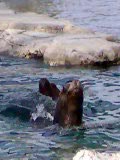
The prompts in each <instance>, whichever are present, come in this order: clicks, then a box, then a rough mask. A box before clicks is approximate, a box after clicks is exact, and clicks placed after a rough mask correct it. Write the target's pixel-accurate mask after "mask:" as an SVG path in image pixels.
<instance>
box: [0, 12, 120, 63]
mask: <svg viewBox="0 0 120 160" xmlns="http://www.w3.org/2000/svg"><path fill="white" fill-rule="evenodd" d="M115 41H117V42H115ZM118 42H119V40H117V39H116V38H115V37H112V36H110V35H105V34H101V33H96V32H93V31H91V30H87V29H83V28H80V27H76V26H74V25H72V24H71V23H70V22H68V21H63V20H57V19H53V18H51V17H48V16H46V15H38V14H35V13H18V14H15V13H13V12H12V11H11V12H10V10H9V14H8V13H7V12H6V13H4V12H0V53H3V52H6V51H7V52H8V53H10V54H13V55H18V56H22V57H26V58H31V57H32V58H34V57H39V58H40V57H42V58H43V59H44V61H45V62H46V63H48V64H49V65H51V66H58V65H88V64H91V65H93V64H96V63H101V62H109V61H112V62H114V61H115V62H116V63H118V62H119V61H120V44H119V43H118ZM117 61H118V62H117Z"/></svg>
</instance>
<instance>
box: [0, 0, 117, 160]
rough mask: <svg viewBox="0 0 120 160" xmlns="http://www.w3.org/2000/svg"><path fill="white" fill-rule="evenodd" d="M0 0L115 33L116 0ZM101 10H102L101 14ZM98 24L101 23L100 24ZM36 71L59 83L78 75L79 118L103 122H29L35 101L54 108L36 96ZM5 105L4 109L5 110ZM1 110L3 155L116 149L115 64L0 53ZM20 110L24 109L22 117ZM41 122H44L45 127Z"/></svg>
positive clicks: (41, 155)
mask: <svg viewBox="0 0 120 160" xmlns="http://www.w3.org/2000/svg"><path fill="white" fill-rule="evenodd" d="M5 2H6V5H7V6H8V7H10V8H12V9H14V10H15V11H17V12H18V11H22V12H24V11H35V12H38V13H43V12H44V13H48V14H50V15H51V16H55V17H63V18H67V19H70V20H72V21H73V22H74V23H76V24H77V25H81V24H82V25H83V26H87V27H91V28H93V29H95V30H99V31H103V32H104V31H105V32H108V33H114V34H118V33H119V30H118V28H117V27H119V16H117V15H119V14H118V13H119V2H118V1H116V2H113V1H110V0H109V1H108V0H106V1H100V2H98V1H96V2H95V1H92V0H91V1H87V0H84V1H79V0H76V1H75V2H71V3H68V0H64V1H59V0H54V1H49V3H47V0H44V1H37V0H36V1H35V0H34V1H32V0H29V1H25V0H24V1H22V0H21V1H15V0H9V1H7V0H5ZM17 2H19V3H17ZM28 2H31V4H32V5H29V3H28ZM13 4H14V5H13ZM23 4H26V5H23ZM46 5H47V8H46V10H45V6H46ZM20 6H22V7H20ZM23 6H24V7H23ZM113 6H114V7H113ZM40 8H42V9H41V10H40ZM98 8H99V10H98ZM101 10H102V12H104V13H106V15H104V14H101V13H100V11H101ZM111 10H113V11H112V12H111ZM110 14H111V16H109V15H110ZM115 14H116V16H114V15H115ZM93 17H94V18H95V19H94V18H93ZM110 18H112V20H111V21H110ZM92 19H93V20H92ZM110 24H111V25H110ZM103 25H104V26H105V27H104V28H103V27H101V26H103ZM106 26H109V28H108V27H106ZM110 26H111V27H110ZM42 77H46V78H48V79H49V80H50V81H52V82H54V83H56V84H57V85H59V87H60V88H61V87H62V85H63V84H64V83H65V82H66V81H68V80H71V79H73V78H76V79H79V80H80V81H81V82H82V84H83V86H84V97H85V99H84V118H83V120H84V121H85V122H86V123H88V124H89V123H93V124H94V123H102V124H103V127H102V128H101V127H96V128H94V127H93V128H91V129H87V130H80V129H73V130H68V129H67V130H65V129H61V128H58V130H57V127H54V126H52V123H51V121H50V120H49V119H46V118H43V119H41V124H39V128H38V126H36V124H35V125H33V124H32V123H31V122H30V121H29V118H30V116H31V114H30V113H31V112H36V111H35V108H36V106H37V105H38V104H40V103H43V104H44V105H45V106H47V109H48V110H47V111H48V112H50V113H51V114H52V112H53V110H54V104H53V102H51V100H50V99H45V97H41V96H40V95H39V94H38V92H37V91H38V82H39V79H40V78H42ZM11 107H13V108H12V109H13V110H14V108H15V107H16V108H18V110H19V114H17V116H15V115H16V114H15V110H14V112H13V110H12V109H11ZM6 108H10V109H9V110H5V109H6ZM20 108H22V111H21V110H20ZM4 110H5V112H2V114H0V157H1V158H2V159H4V160H6V159H14V160H15V159H16V160H18V159H22V160H23V159H25V160H26V159H30V160H37V159H40V160H42V159H45V160H50V159H51V160H54V159H55V160H57V159H63V158H64V159H67V160H68V159H69V158H71V157H73V155H74V154H75V153H76V152H77V151H78V150H79V149H83V148H87V149H96V150H97V149H98V150H111V151H120V123H119V122H120V66H113V67H109V68H95V67H93V68H91V67H88V68H84V67H76V68H65V67H63V68H59V67H57V68H52V67H49V66H47V65H45V64H43V63H42V62H39V61H35V60H26V59H21V58H17V57H10V56H3V55H1V56H0V112H1V111H4ZM18 110H17V111H18ZM21 115H22V116H21ZM24 115H27V116H26V118H24V117H25V116H24ZM108 122H110V123H111V125H110V126H107V125H106V124H107V123H108ZM47 126H49V127H48V128H46V127H47ZM104 126H105V127H104Z"/></svg>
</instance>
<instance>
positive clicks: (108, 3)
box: [1, 0, 120, 35]
mask: <svg viewBox="0 0 120 160" xmlns="http://www.w3.org/2000/svg"><path fill="white" fill-rule="evenodd" d="M1 1H4V2H5V3H6V5H7V7H9V8H10V9H13V10H14V11H16V12H28V11H32V12H36V13H42V14H43V13H44V14H48V15H50V16H53V17H55V18H65V19H68V20H70V21H72V22H73V23H74V24H76V25H80V26H83V27H87V28H91V29H93V30H95V31H100V32H105V33H109V34H114V35H119V34H120V30H119V28H120V16H119V15H120V3H119V0H116V1H112V0H100V1H98V0H96V1H95V0H74V1H72V0H20V1H19V0H1Z"/></svg>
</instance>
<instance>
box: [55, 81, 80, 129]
mask: <svg viewBox="0 0 120 160" xmlns="http://www.w3.org/2000/svg"><path fill="white" fill-rule="evenodd" d="M82 116H83V88H82V86H81V84H80V82H79V80H73V81H72V82H69V83H67V84H65V86H64V87H63V89H62V91H61V92H60V94H59V98H58V101H57V104H56V109H55V115H54V120H53V124H55V123H58V124H59V125H60V126H63V127H70V126H79V125H80V124H82Z"/></svg>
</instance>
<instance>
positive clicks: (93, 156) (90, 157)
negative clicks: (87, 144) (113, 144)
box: [73, 150, 120, 160]
mask: <svg viewBox="0 0 120 160" xmlns="http://www.w3.org/2000/svg"><path fill="white" fill-rule="evenodd" d="M108 159H109V160H119V159H120V153H119V152H116V153H112V152H103V153H100V152H96V151H90V150H81V151H79V152H78V153H77V154H76V155H75V156H74V158H73V160H108Z"/></svg>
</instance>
